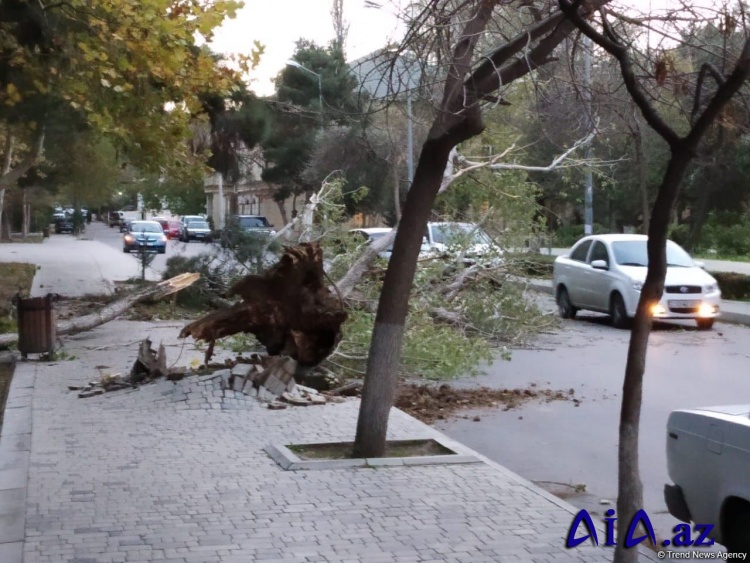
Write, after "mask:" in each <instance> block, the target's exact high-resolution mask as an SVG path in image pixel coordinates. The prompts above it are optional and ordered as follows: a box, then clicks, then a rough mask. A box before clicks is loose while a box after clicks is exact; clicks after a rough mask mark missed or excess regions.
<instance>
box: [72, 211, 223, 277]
mask: <svg viewBox="0 0 750 563" xmlns="http://www.w3.org/2000/svg"><path fill="white" fill-rule="evenodd" d="M86 236H87V237H88V238H91V239H94V240H97V241H99V242H102V243H104V244H106V245H107V246H110V247H112V248H114V249H116V250H117V252H119V253H121V254H123V256H127V255H126V254H124V253H123V252H122V236H123V235H122V233H121V232H120V230H119V229H118V228H117V227H114V228H110V227H107V226H106V225H104V224H103V223H92V224H91V225H89V227H88V228H87V230H86ZM210 249H213V246H211V245H208V244H207V243H203V242H197V241H193V242H190V243H186V242H180V241H178V240H170V241H167V252H166V253H165V254H157V255H156V257H155V258H154V261H153V262H152V263H151V266H150V269H151V270H152V272H153V273H154V274H156V275H158V276H159V277H161V274H162V273H163V272H164V269H165V268H166V266H167V259H168V258H169V257H170V256H175V255H183V256H197V255H198V254H201V253H203V252H206V251H208V250H210ZM131 256H132V258H131V260H132V261H133V262H137V260H136V258H135V256H136V255H135V253H132V254H131Z"/></svg>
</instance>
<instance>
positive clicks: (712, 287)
mask: <svg viewBox="0 0 750 563" xmlns="http://www.w3.org/2000/svg"><path fill="white" fill-rule="evenodd" d="M716 291H719V284H718V283H710V284H708V285H707V286H704V287H703V293H714V292H716Z"/></svg>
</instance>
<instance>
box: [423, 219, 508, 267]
mask: <svg viewBox="0 0 750 563" xmlns="http://www.w3.org/2000/svg"><path fill="white" fill-rule="evenodd" d="M425 238H426V241H427V242H426V244H427V247H428V249H429V252H430V253H431V254H432V255H434V256H450V257H459V256H460V257H462V261H463V263H464V264H466V265H472V264H476V263H477V262H482V263H485V262H486V263H488V264H490V265H494V264H499V263H501V262H502V258H501V256H502V254H503V252H502V250H501V249H500V247H498V246H497V245H496V244H495V243H494V242H493V241H492V239H491V238H490V237H489V235H488V234H487V233H485V232H484V230H483V229H482V228H481V227H479V226H478V225H476V224H474V223H451V222H436V223H432V222H430V223H427V230H426V232H425Z"/></svg>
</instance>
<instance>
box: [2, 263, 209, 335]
mask: <svg viewBox="0 0 750 563" xmlns="http://www.w3.org/2000/svg"><path fill="white" fill-rule="evenodd" d="M199 277H200V276H199V275H198V274H180V275H179V276H175V277H174V278H171V279H169V280H166V281H163V282H159V283H158V284H157V285H154V286H151V287H148V288H146V289H142V290H141V291H137V292H135V293H131V294H130V295H127V296H125V297H123V298H122V299H119V300H117V301H115V302H113V303H110V304H109V305H107V306H106V307H104V308H103V309H101V310H99V311H98V312H96V313H91V314H90V315H85V316H83V317H78V318H75V319H71V320H69V321H65V322H62V323H58V325H57V330H56V332H57V335H58V336H64V335H66V334H76V333H79V332H84V331H86V330H91V329H92V328H95V327H97V326H99V325H102V324H104V323H106V322H109V321H111V320H112V319H114V318H115V317H117V316H119V315H121V314H123V313H124V312H125V311H127V310H128V309H130V308H131V307H132V306H133V305H135V304H136V303H139V302H141V301H146V300H148V299H159V298H161V297H164V296H166V295H170V294H171V293H174V292H175V291H179V290H180V289H184V288H185V287H188V286H189V285H191V284H192V283H193V282H195V280H197V279H198V278H199ZM17 341H18V335H17V334H0V346H8V345H10V344H13V343H15V342H17Z"/></svg>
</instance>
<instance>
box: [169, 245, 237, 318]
mask: <svg viewBox="0 0 750 563" xmlns="http://www.w3.org/2000/svg"><path fill="white" fill-rule="evenodd" d="M185 273H198V274H200V278H199V279H198V280H197V281H196V282H195V283H193V285H191V286H190V287H188V288H185V289H183V290H182V291H179V292H178V293H177V302H178V303H179V304H180V305H182V306H184V307H189V308H193V309H205V308H207V307H208V306H209V303H210V300H211V298H212V297H213V296H215V295H217V294H222V293H224V292H225V291H226V289H227V286H228V284H230V283H231V281H232V276H231V274H227V271H226V270H225V268H224V265H223V264H221V263H218V262H216V261H215V260H214V256H213V255H212V254H210V253H202V254H199V255H198V256H192V257H187V256H180V255H174V256H170V257H169V258H167V266H166V268H165V269H164V274H163V275H162V279H165V280H168V279H169V278H173V277H175V276H178V275H180V274H185ZM238 276H239V274H237V275H236V277H238Z"/></svg>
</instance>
